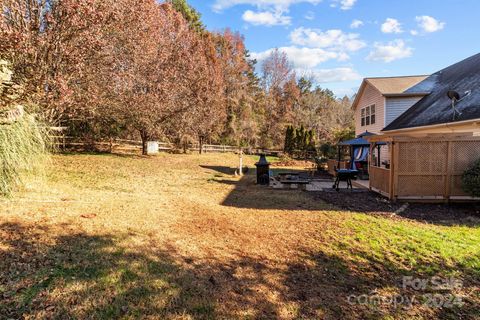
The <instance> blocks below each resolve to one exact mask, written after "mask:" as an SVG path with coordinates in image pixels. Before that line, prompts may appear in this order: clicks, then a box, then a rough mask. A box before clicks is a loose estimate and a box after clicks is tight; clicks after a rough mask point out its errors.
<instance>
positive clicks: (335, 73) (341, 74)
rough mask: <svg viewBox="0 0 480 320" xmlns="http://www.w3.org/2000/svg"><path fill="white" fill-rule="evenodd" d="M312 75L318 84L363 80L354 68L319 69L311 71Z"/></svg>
mask: <svg viewBox="0 0 480 320" xmlns="http://www.w3.org/2000/svg"><path fill="white" fill-rule="evenodd" d="M297 73H299V72H297ZM299 74H301V73H299ZM310 74H311V75H312V76H313V77H314V79H315V81H316V82H317V83H331V82H344V81H355V80H359V79H361V78H362V76H361V75H359V74H358V73H357V72H356V71H355V70H353V69H352V68H333V69H317V70H312V71H310Z"/></svg>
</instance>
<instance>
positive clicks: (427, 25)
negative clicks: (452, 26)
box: [415, 16, 445, 33]
mask: <svg viewBox="0 0 480 320" xmlns="http://www.w3.org/2000/svg"><path fill="white" fill-rule="evenodd" d="M415 20H417V22H418V26H419V27H420V29H422V30H423V32H425V33H432V32H436V31H440V30H442V29H443V28H444V27H445V22H440V21H438V20H437V19H435V18H433V17H430V16H419V17H416V18H415Z"/></svg>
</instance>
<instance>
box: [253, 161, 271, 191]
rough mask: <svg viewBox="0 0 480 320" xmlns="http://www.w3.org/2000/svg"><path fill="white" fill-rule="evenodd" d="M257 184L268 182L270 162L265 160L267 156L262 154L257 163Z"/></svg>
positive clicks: (266, 183)
mask: <svg viewBox="0 0 480 320" xmlns="http://www.w3.org/2000/svg"><path fill="white" fill-rule="evenodd" d="M255 166H256V167H257V184H260V185H268V184H269V183H270V163H269V162H268V161H267V157H266V156H265V155H264V154H262V155H260V159H259V160H258V162H257V163H255Z"/></svg>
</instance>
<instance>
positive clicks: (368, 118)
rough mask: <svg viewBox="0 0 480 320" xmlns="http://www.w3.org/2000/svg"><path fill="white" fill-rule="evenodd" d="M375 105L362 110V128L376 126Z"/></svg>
mask: <svg viewBox="0 0 480 320" xmlns="http://www.w3.org/2000/svg"><path fill="white" fill-rule="evenodd" d="M375 111H376V110H375V105H374V104H372V105H371V106H368V107H366V108H362V109H361V123H362V127H364V126H369V125H371V124H375V122H376V117H375Z"/></svg>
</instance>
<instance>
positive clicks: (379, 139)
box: [354, 54, 480, 202]
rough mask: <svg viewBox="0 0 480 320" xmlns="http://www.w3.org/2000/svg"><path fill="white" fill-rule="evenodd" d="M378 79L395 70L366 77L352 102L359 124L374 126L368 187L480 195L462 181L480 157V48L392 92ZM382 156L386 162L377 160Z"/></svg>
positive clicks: (420, 194)
mask: <svg viewBox="0 0 480 320" xmlns="http://www.w3.org/2000/svg"><path fill="white" fill-rule="evenodd" d="M377 79H381V80H380V82H389V81H392V83H395V82H396V81H397V80H391V79H398V78H374V79H373V82H372V80H371V79H365V81H364V83H363V84H362V87H361V88H360V91H359V94H358V97H357V99H356V100H355V104H354V108H355V120H356V125H357V132H362V131H364V130H368V129H370V130H372V131H371V132H373V133H376V134H377V135H374V136H369V137H367V138H366V139H367V140H368V141H369V142H370V153H371V154H370V155H369V174H370V176H369V178H370V180H369V187H370V189H372V190H374V191H377V192H379V193H381V194H383V195H385V196H387V197H389V198H390V199H394V200H396V199H400V200H409V201H412V200H414V201H417V200H420V201H435V202H436V201H458V200H460V201H465V200H474V201H478V200H480V199H475V198H472V197H471V196H469V195H468V194H466V193H465V192H464V190H463V188H462V175H463V172H464V171H465V170H466V169H467V168H468V167H469V166H471V165H472V164H473V163H474V162H475V161H477V160H479V159H480V54H477V55H474V56H472V57H470V58H467V59H465V60H463V61H460V62H458V63H456V64H454V65H452V66H449V67H447V68H445V69H442V70H440V71H438V72H436V73H434V74H432V75H430V76H428V77H425V78H424V79H420V81H418V82H416V80H418V79H419V78H418V77H405V78H404V81H405V84H404V86H403V87H402V86H401V85H398V84H397V85H398V86H397V87H396V89H398V90H396V91H397V92H396V93H395V94H393V95H390V94H389V92H388V91H389V90H391V89H387V90H385V89H384V88H382V89H379V87H381V85H379V84H378V83H375V80H377ZM386 79H388V80H386ZM407 79H409V80H411V82H408V81H407ZM377 81H378V80H377ZM415 82H416V83H415ZM411 84H413V85H411ZM410 85H411V86H410ZM393 86H394V85H392V87H393ZM405 87H408V88H406V89H405ZM403 89H405V90H403ZM398 91H403V92H402V93H401V94H399V93H398ZM382 92H383V93H382ZM380 93H381V95H380ZM382 96H383V99H384V101H383V102H382V98H381V97H382ZM391 99H392V100H391ZM393 101H395V103H392V102H393ZM412 102H413V103H412ZM409 104H410V105H409ZM372 105H374V107H373V115H374V117H373V118H372V107H371V106H372ZM369 106H370V107H369ZM378 106H380V107H378ZM395 106H397V107H398V108H396V107H395ZM363 110H365V111H363ZM372 121H373V124H372ZM382 121H383V122H382ZM379 122H380V123H379ZM380 127H383V128H382V129H379V128H380ZM381 148H382V150H381ZM385 157H386V158H388V160H389V164H388V165H385V166H383V165H382V163H380V161H376V160H377V159H378V158H382V159H384V158H385Z"/></svg>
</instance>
